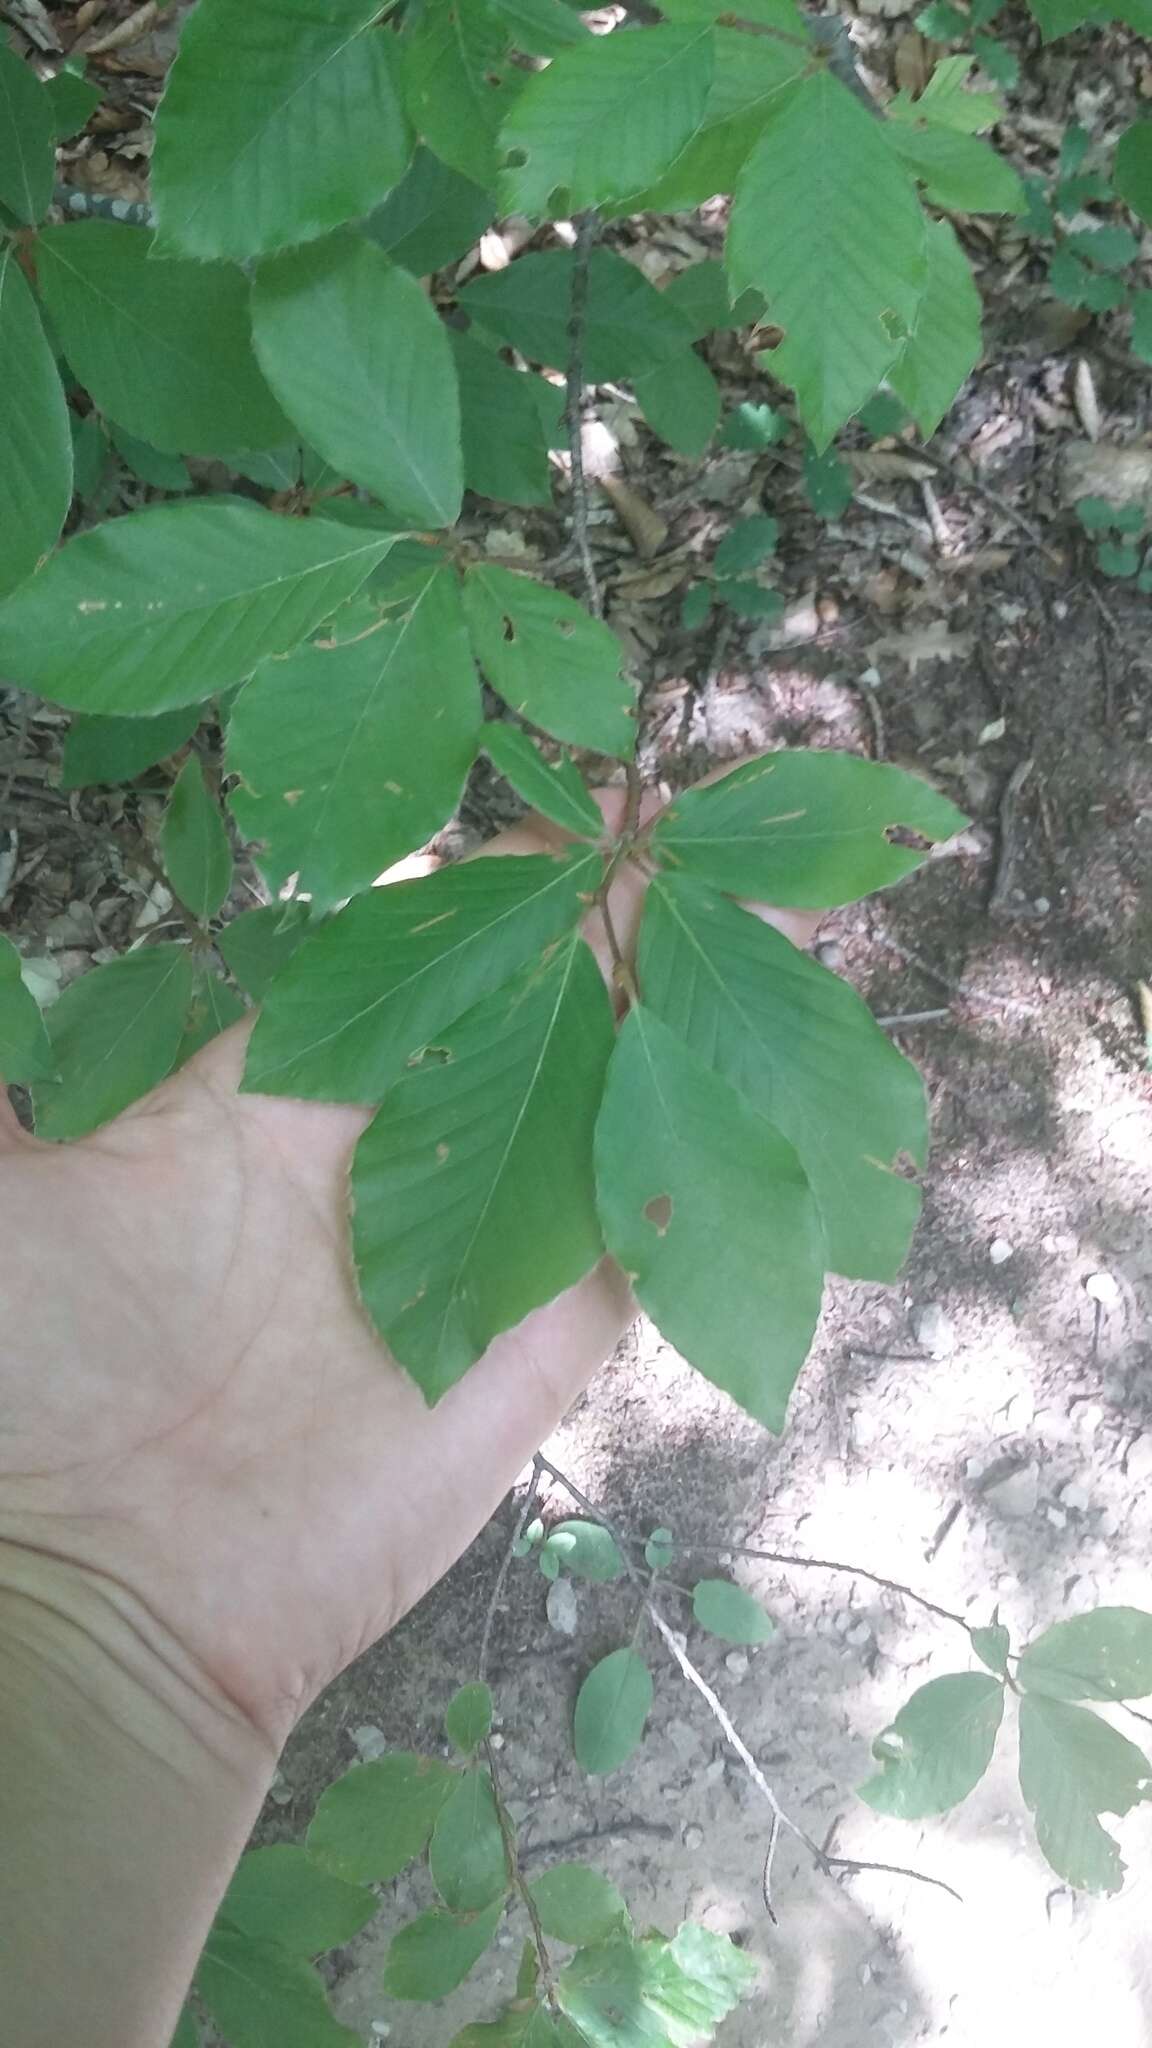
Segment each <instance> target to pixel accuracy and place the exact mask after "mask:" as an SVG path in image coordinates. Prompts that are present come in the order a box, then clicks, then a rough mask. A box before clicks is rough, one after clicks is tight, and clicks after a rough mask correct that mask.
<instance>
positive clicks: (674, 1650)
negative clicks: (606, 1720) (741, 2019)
mask: <svg viewBox="0 0 1152 2048" xmlns="http://www.w3.org/2000/svg"><path fill="white" fill-rule="evenodd" d="M538 1462H539V1464H540V1466H541V1467H542V1469H543V1470H544V1471H545V1472H547V1473H549V1474H550V1475H551V1477H552V1478H553V1479H555V1480H556V1481H557V1483H558V1485H560V1486H562V1487H563V1488H564V1490H565V1492H566V1493H568V1494H569V1495H570V1496H571V1498H572V1499H573V1500H574V1501H575V1502H576V1504H577V1506H578V1507H582V1508H583V1509H584V1512H585V1514H588V1515H591V1517H592V1519H593V1521H595V1522H599V1524H600V1527H601V1528H602V1529H606V1530H607V1531H608V1534H609V1535H610V1536H611V1538H612V1540H613V1542H614V1543H615V1545H616V1548H617V1550H618V1551H619V1552H620V1556H621V1559H622V1561H623V1564H624V1569H625V1571H626V1572H627V1574H628V1577H629V1578H630V1579H631V1580H632V1583H633V1584H634V1585H636V1586H638V1587H639V1588H640V1591H641V1594H642V1597H643V1601H644V1609H645V1612H646V1614H647V1616H648V1619H649V1621H650V1622H651V1623H652V1626H653V1628H654V1629H655V1630H656V1632H657V1634H658V1635H659V1637H660V1638H661V1640H662V1642H663V1643H664V1645H665V1647H666V1649H667V1650H668V1651H669V1653H670V1654H671V1656H672V1659H673V1661H674V1663H675V1664H677V1665H678V1666H679V1669H680V1671H681V1672H682V1673H683V1675H684V1677H685V1678H686V1679H687V1680H688V1682H689V1684H690V1685H692V1686H694V1687H695V1689H696V1691H697V1692H698V1693H699V1694H700V1697H701V1699H702V1700H704V1701H705V1703H706V1704H707V1706H708V1709H709V1711H710V1713H711V1714H712V1716H713V1718H714V1719H715V1720H716V1721H717V1722H718V1723H719V1726H720V1728H721V1729H722V1730H723V1733H724V1736H725V1739H726V1740H727V1742H728V1743H729V1744H730V1746H731V1748H732V1749H733V1750H735V1752H736V1755H737V1756H738V1757H739V1759H740V1762H741V1763H742V1764H743V1766H744V1769H745V1770H746V1771H747V1773H748V1776H749V1777H750V1778H751V1780H752V1783H753V1784H754V1785H755V1787H756V1790H757V1791H758V1792H759V1793H760V1794H761V1796H762V1797H763V1798H764V1799H765V1800H766V1801H767V1803H768V1806H769V1807H770V1809H771V1812H772V1816H773V1823H772V1825H773V1832H774V1834H776V1835H779V1833H780V1832H781V1830H786V1831H787V1833H788V1834H790V1835H793V1836H794V1837H795V1839H796V1840H797V1841H798V1842H800V1843H801V1844H802V1845H803V1847H804V1848H805V1849H807V1851H808V1853H809V1855H810V1856H811V1857H812V1858H813V1859H814V1861H815V1863H816V1866H817V1868H818V1869H819V1870H822V1871H824V1872H825V1873H826V1874H827V1873H829V1872H831V1871H832V1870H845V1871H849V1872H852V1873H853V1874H857V1873H860V1872H862V1871H869V1870H877V1871H882V1872H884V1873H886V1874H887V1875H889V1876H899V1877H910V1878H913V1879H915V1880H916V1882H917V1883H919V1884H929V1885H934V1886H936V1887H937V1888H938V1889H939V1890H940V1891H945V1892H947V1893H948V1894H949V1895H950V1897H952V1898H954V1899H960V1893H959V1892H958V1891H955V1890H954V1889H953V1887H952V1886H951V1885H950V1884H946V1883H945V1881H944V1879H943V1878H941V1877H929V1876H928V1875H927V1874H926V1872H924V1871H922V1870H911V1869H906V1868H905V1867H904V1866H903V1865H902V1864H893V1863H866V1862H863V1861H861V1860H859V1859H858V1858H856V1857H854V1856H830V1855H829V1854H828V1853H827V1851H826V1850H825V1849H822V1848H821V1846H820V1844H819V1842H817V1841H815V1840H814V1838H813V1837H812V1836H811V1835H810V1834H809V1833H808V1832H807V1830H806V1829H805V1828H802V1827H801V1826H800V1823H799V1821H795V1820H793V1819H792V1816H791V1814H790V1813H788V1811H787V1810H786V1808H785V1807H784V1806H782V1805H781V1803H780V1800H779V1798H778V1797H777V1795H776V1793H775V1792H774V1790H773V1788H772V1786H771V1785H770V1784H769V1782H768V1780H767V1778H766V1777H765V1776H764V1773H763V1771H762V1770H761V1768H760V1766H759V1764H758V1763H757V1761H756V1759H755V1757H754V1756H753V1754H752V1752H751V1750H750V1749H749V1747H748V1745H747V1743H746V1742H745V1741H744V1739H743V1737H742V1736H741V1735H740V1733H739V1732H738V1730H737V1728H736V1726H735V1724H734V1722H733V1720H732V1716H731V1715H730V1714H729V1712H728V1710H727V1708H726V1707H725V1706H724V1704H723V1702H722V1701H721V1700H720V1699H718V1698H717V1696H716V1694H715V1693H714V1692H713V1690H712V1687H711V1686H710V1685H709V1683H708V1680H707V1679H706V1678H705V1677H704V1675H703V1673H702V1672H701V1671H698V1670H697V1668H696V1666H695V1664H693V1662H692V1659H691V1658H690V1657H689V1655H688V1653H687V1651H686V1650H683V1649H681V1647H680V1644H679V1642H678V1641H677V1638H676V1636H675V1634H674V1632H673V1630H672V1629H671V1628H670V1627H669V1625H668V1623H667V1622H666V1621H665V1619H664V1616H663V1615H662V1614H661V1612H660V1610H659V1608H658V1607H657V1606H656V1604H655V1602H654V1601H653V1599H652V1596H651V1593H650V1591H649V1588H648V1582H647V1580H646V1579H645V1578H644V1575H643V1573H642V1572H640V1571H639V1569H638V1568H637V1566H636V1565H635V1564H634V1563H633V1561H632V1558H631V1556H630V1555H629V1543H628V1539H627V1538H626V1537H625V1536H623V1535H622V1534H621V1533H620V1531H619V1530H618V1529H617V1528H616V1526H615V1524H614V1523H613V1522H611V1521H610V1520H609V1518H608V1516H607V1515H606V1514H605V1513H604V1511H603V1509H602V1508H598V1507H597V1506H596V1504H595V1502H594V1501H591V1500H589V1498H588V1496H587V1494H586V1493H582V1492H581V1490H580V1488H579V1487H578V1486H577V1485H576V1484H575V1482H574V1481H573V1480H571V1479H569V1477H568V1475H567V1473H566V1472H562V1471H561V1470H560V1467H559V1466H558V1465H554V1464H553V1463H552V1460H551V1459H550V1458H546V1457H545V1456H544V1454H543V1452H540V1453H538ZM726 1547H732V1546H726ZM741 1554H743V1555H746V1556H747V1555H753V1556H754V1555H756V1554H757V1553H755V1552H743V1553H741ZM792 1561H793V1562H805V1563H806V1562H813V1563H816V1562H819V1560H816V1559H812V1560H807V1559H794V1560H792ZM829 1569H831V1570H835V1571H841V1570H850V1569H851V1567H850V1566H847V1567H846V1566H841V1565H834V1566H831V1567H829ZM862 1576H864V1577H874V1576H875V1574H872V1573H865V1574H862ZM879 1583H880V1584H883V1585H891V1586H892V1587H893V1589H894V1590H896V1591H900V1592H908V1591H909V1589H908V1588H907V1587H898V1586H896V1584H895V1581H892V1580H881V1581H879ZM909 1597H910V1598H911V1599H913V1600H915V1599H917V1598H918V1597H919V1596H918V1595H917V1594H915V1593H909ZM922 1605H924V1606H926V1607H932V1608H933V1611H934V1612H935V1613H937V1614H941V1615H943V1616H944V1617H945V1618H946V1619H947V1620H949V1621H959V1622H960V1626H961V1627H962V1628H967V1626H968V1625H967V1623H966V1622H965V1621H963V1620H962V1619H961V1617H960V1616H959V1615H953V1614H949V1613H948V1610H947V1608H943V1607H935V1605H934V1603H933V1602H932V1601H930V1600H926V1601H923V1602H922ZM774 1855H775V1842H774V1841H773V1840H772V1837H771V1836H770V1837H769V1843H768V1854H767V1856H766V1857H765V1865H764V1883H765V1887H766V1897H765V1904H766V1905H767V1907H768V1911H769V1914H770V1915H771V1918H772V1921H773V1924H777V1923H776V1914H775V1911H774V1909H773V1906H772V1904H771V1898H770V1886H771V1879H772V1867H771V1866H772V1862H773V1860H774ZM961 1903H963V1901H961Z"/></svg>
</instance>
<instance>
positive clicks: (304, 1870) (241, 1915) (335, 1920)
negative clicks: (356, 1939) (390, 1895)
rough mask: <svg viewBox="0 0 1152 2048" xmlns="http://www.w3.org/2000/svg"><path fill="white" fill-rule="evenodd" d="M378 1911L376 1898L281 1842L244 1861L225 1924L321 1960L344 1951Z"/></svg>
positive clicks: (225, 1908) (223, 1911)
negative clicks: (331, 1950) (330, 1951)
mask: <svg viewBox="0 0 1152 2048" xmlns="http://www.w3.org/2000/svg"><path fill="white" fill-rule="evenodd" d="M375 1911H376V1900H375V1899H374V1898H373V1896H372V1893H371V1892H369V1891H365V1890H364V1888H363V1887H362V1886H361V1885H354V1884H347V1883H346V1882H345V1880H344V1879H343V1878H342V1877H333V1875H332V1873H331V1871H328V1870H325V1869H324V1868H323V1866H322V1865H321V1864H319V1863H317V1862H316V1861H315V1859H314V1858H313V1857H311V1856H310V1855H309V1854H308V1851H307V1850H306V1849H301V1848H299V1847H298V1846H297V1845H296V1844H295V1843H290V1842H278V1843H277V1844H276V1845H275V1846H274V1847H273V1848H270V1849H250V1850H249V1851H248V1853H247V1855H244V1856H242V1857H241V1858H240V1861H239V1863H238V1864H237V1866H236V1874H235V1876H234V1877H233V1879H232V1882H231V1884H230V1885H229V1887H228V1889H227V1891H226V1892H225V1894H224V1897H223V1900H222V1902H221V1905H220V1918H221V1919H222V1920H226V1921H227V1922H228V1924H229V1926H231V1927H237V1928H239V1929H240V1932H241V1933H242V1934H250V1935H255V1937H256V1938H257V1940H260V1941H274V1942H276V1943H277V1944H278V1946H279V1947H280V1948H284V1949H287V1950H288V1952H289V1954H291V1955H300V1956H317V1955H320V1954H321V1953H322V1952H323V1950H325V1949H329V1948H342V1947H343V1945H344V1943H345V1942H346V1941H351V1939H352V1936H353V1935H354V1934H359V1932H360V1929H361V1928H362V1927H366V1926H367V1925H368V1922H369V1920H371V1919H372V1917H373V1915H374V1913H375Z"/></svg>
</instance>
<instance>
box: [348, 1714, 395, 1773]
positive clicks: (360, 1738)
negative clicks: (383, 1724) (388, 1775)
mask: <svg viewBox="0 0 1152 2048" xmlns="http://www.w3.org/2000/svg"><path fill="white" fill-rule="evenodd" d="M352 1746H353V1748H354V1749H355V1751H356V1754H357V1756H358V1757H359V1759H360V1761H361V1763H362V1764H374V1763H375V1762H376V1760H377V1758H378V1757H382V1756H383V1754H384V1752H385V1750H386V1749H387V1747H388V1737H387V1736H386V1735H385V1733H384V1730H383V1729H382V1728H374V1727H373V1726H372V1725H371V1723H366V1724H365V1726H364V1727H363V1728H353V1730H352Z"/></svg>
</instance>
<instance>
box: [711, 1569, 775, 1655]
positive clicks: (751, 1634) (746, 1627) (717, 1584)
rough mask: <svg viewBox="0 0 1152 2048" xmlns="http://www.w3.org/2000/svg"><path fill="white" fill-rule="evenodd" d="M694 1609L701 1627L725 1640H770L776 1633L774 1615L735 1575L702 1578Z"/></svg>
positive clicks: (755, 1641)
mask: <svg viewBox="0 0 1152 2048" xmlns="http://www.w3.org/2000/svg"><path fill="white" fill-rule="evenodd" d="M692 1612H693V1614H694V1615H695V1617H696V1620H697V1621H698V1622H699V1624H700V1626H701V1628H706V1629H707V1630H708V1632H709V1634H710V1635H714V1636H719V1637H720V1640H721V1641H722V1642H725V1643H766V1642H767V1641H768V1640H769V1638H770V1637H771V1636H774V1635H775V1633H776V1623H775V1622H774V1621H773V1620H772V1617H771V1615H769V1614H765V1612H764V1609H763V1608H762V1607H761V1605H760V1602H759V1601H758V1600H754V1599H753V1598H752V1595H751V1593H746V1592H745V1591H744V1588H743V1586H734V1585H733V1584H732V1581H731V1579H698V1580H697V1582H696V1584H695V1586H694V1587H693V1589H692Z"/></svg>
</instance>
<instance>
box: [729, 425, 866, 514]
mask: <svg viewBox="0 0 1152 2048" xmlns="http://www.w3.org/2000/svg"><path fill="white" fill-rule="evenodd" d="M790 432H791V422H790V421H789V420H788V419H787V418H786V417H785V415H784V414H783V413H782V412H777V411H776V409H775V407H774V406H771V405H752V404H751V403H750V402H749V403H745V404H744V405H738V406H736V407H735V409H734V411H732V412H730V413H729V415H728V417H727V419H726V420H725V422H724V425H723V427H722V429H721V432H720V445H721V447H723V448H744V449H747V450H748V451H749V453H751V454H754V455H758V454H759V453H760V451H761V449H762V448H774V447H775V446H776V444H777V442H778V441H784V440H786V439H787V437H788V435H789V433H790ZM832 460H833V461H834V462H835V464H836V466H837V469H838V470H839V469H843V464H842V463H841V462H840V459H839V457H838V456H833V457H832ZM847 503H848V500H847V498H846V499H845V500H844V504H845V505H846V504H847ZM817 509H819V508H817ZM841 510H843V506H841Z"/></svg>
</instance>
